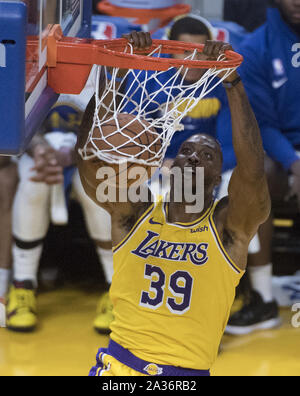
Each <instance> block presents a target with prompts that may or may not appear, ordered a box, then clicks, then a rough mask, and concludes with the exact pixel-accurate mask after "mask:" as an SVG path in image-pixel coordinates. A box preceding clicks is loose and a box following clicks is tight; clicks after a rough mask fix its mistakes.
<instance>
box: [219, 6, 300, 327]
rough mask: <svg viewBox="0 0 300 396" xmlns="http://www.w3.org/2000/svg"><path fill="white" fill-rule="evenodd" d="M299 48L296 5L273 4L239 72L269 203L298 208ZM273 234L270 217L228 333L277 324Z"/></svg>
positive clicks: (299, 13) (298, 9)
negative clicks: (245, 297) (288, 202)
mask: <svg viewBox="0 0 300 396" xmlns="http://www.w3.org/2000/svg"><path fill="white" fill-rule="evenodd" d="M241 3H242V2H241ZM299 43H300V1H299V0H274V2H273V6H272V7H270V8H269V10H268V19H267V23H266V24H265V25H264V26H262V27H261V28H259V29H258V30H256V31H255V32H254V33H253V34H251V35H250V36H249V37H248V38H247V39H246V41H245V42H244V44H243V46H242V48H241V50H240V52H241V53H242V55H243V56H244V57H245V61H244V63H243V65H242V67H241V69H240V72H241V76H242V78H243V82H244V85H245V87H246V90H247V93H248V95H249V98H250V101H251V103H252V106H253V109H254V112H255V114H256V117H257V120H258V122H259V125H260V129H261V134H262V138H263V143H264V147H265V151H266V153H267V155H268V156H269V158H268V159H267V160H266V173H267V175H268V179H269V187H270V192H271V196H272V200H273V203H274V202H276V201H278V200H281V201H283V200H284V198H286V197H287V196H288V195H295V196H296V197H297V198H298V202H299V208H300V111H299V109H300V44H299ZM289 176H291V177H289ZM272 232H273V219H272V216H271V217H270V219H269V220H268V222H267V223H266V224H264V225H263V226H262V227H261V229H260V232H259V234H260V241H261V250H260V252H259V253H258V254H256V255H253V256H250V257H249V263H248V264H249V265H248V273H249V275H250V280H251V283H252V287H253V291H252V293H251V296H250V301H247V302H246V303H245V306H244V307H243V308H242V310H241V311H239V312H237V313H236V314H235V315H234V316H233V317H232V318H231V319H230V321H229V325H228V327H227V333H230V334H246V333H250V332H252V331H255V330H259V329H268V328H273V327H276V326H278V325H279V324H280V318H279V313H278V306H277V304H276V302H275V301H273V300H274V298H273V293H272V250H271V246H272Z"/></svg>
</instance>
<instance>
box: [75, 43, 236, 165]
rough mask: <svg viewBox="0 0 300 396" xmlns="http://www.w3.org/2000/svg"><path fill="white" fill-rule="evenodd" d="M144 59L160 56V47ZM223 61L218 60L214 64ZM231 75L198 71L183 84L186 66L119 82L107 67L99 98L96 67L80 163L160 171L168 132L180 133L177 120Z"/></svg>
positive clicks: (131, 74) (136, 73)
mask: <svg viewBox="0 0 300 396" xmlns="http://www.w3.org/2000/svg"><path fill="white" fill-rule="evenodd" d="M128 49H129V50H130V51H131V52H132V53H133V48H132V46H131V45H130V44H128V47H127V49H126V50H125V52H126V51H127V52H128ZM198 55H199V52H198V51H197V50H195V51H193V53H192V54H189V55H188V56H187V57H186V58H185V59H186V60H197V59H198V58H197V56H198ZM148 56H150V57H151V56H152V57H164V55H163V54H162V53H161V47H160V46H158V47H157V48H156V49H155V50H154V51H153V52H152V53H151V54H149V55H148ZM224 59H226V58H225V56H224V55H222V56H221V57H220V58H219V59H218V60H219V61H221V60H224ZM193 70H194V69H193ZM199 70H201V69H199ZM234 70H235V68H230V69H228V68H226V69H217V68H216V67H214V68H211V69H208V70H203V73H202V76H201V77H200V78H199V79H198V80H197V81H196V82H192V83H189V82H187V80H188V78H187V76H188V73H189V72H190V69H188V68H187V67H186V66H182V67H180V68H170V69H169V70H168V71H145V70H132V69H130V70H128V71H126V73H125V71H124V72H123V73H121V74H122V78H120V77H119V75H120V70H119V69H118V68H113V69H112V73H111V74H110V73H108V72H107V70H106V69H105V89H104V90H101V95H100V91H99V88H98V87H99V81H100V74H101V67H100V66H98V71H97V79H96V108H95V114H94V122H93V126H92V128H91V130H90V132H89V137H88V140H87V142H86V144H85V146H84V147H83V148H82V149H81V150H80V154H81V156H82V158H83V159H84V160H89V159H92V158H95V157H97V158H99V159H100V160H102V161H105V162H107V163H110V164H120V163H124V162H131V163H136V164H141V165H148V166H157V167H160V166H161V165H162V162H163V160H164V157H165V154H166V151H167V149H168V146H169V145H170V143H171V140H172V137H173V135H174V133H175V132H176V131H182V130H183V129H184V126H183V125H182V123H181V122H182V120H183V118H185V117H186V116H187V115H188V114H189V112H191V111H192V110H193V108H194V107H195V106H196V105H197V104H198V103H199V101H201V100H202V99H203V98H204V97H205V96H206V95H208V94H209V93H210V92H211V91H213V90H214V89H215V88H216V87H217V86H218V85H219V84H221V83H222V81H224V79H226V78H227V77H228V76H229V75H230V74H231V73H232V72H233V71H234ZM222 73H225V74H224V75H223V76H222V77H220V74H222ZM218 76H219V77H220V78H219V77H218ZM217 77H218V78H217ZM117 87H118V89H117ZM124 114H127V115H128V116H124ZM132 148H134V150H133V149H132Z"/></svg>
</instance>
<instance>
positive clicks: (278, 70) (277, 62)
mask: <svg viewBox="0 0 300 396" xmlns="http://www.w3.org/2000/svg"><path fill="white" fill-rule="evenodd" d="M273 69H274V73H275V75H276V76H277V77H278V76H284V75H285V68H284V66H283V62H282V60H281V59H279V58H276V59H273Z"/></svg>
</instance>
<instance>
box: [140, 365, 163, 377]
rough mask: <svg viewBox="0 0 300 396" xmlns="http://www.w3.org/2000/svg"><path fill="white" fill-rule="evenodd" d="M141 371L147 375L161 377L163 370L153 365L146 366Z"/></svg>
mask: <svg viewBox="0 0 300 396" xmlns="http://www.w3.org/2000/svg"><path fill="white" fill-rule="evenodd" d="M143 370H144V371H146V373H147V374H149V375H162V373H163V369H162V368H161V367H158V365H157V364H155V363H150V364H148V365H147V366H146V367H145V368H144V369H143Z"/></svg>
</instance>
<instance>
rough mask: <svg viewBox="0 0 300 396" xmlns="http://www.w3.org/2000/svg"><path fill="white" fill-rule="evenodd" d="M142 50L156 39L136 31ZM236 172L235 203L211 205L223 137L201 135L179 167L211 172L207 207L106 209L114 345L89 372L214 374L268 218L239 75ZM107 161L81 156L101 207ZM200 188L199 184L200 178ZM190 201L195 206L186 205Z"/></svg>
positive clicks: (232, 85)
mask: <svg viewBox="0 0 300 396" xmlns="http://www.w3.org/2000/svg"><path fill="white" fill-rule="evenodd" d="M129 39H130V40H132V41H133V42H134V44H135V45H136V46H137V47H141V48H143V47H145V46H147V45H149V36H148V35H147V34H146V35H145V34H144V33H140V34H136V33H135V34H132V35H131V36H129ZM227 49H231V47H230V46H229V45H228V44H225V43H222V42H213V41H209V42H207V44H206V46H205V49H204V54H206V55H207V56H208V57H209V58H214V59H217V58H218V57H219V55H220V54H221V53H224V51H226V50H227ZM225 87H226V90H227V94H228V99H229V104H230V109H231V115H232V126H233V145H234V149H235V153H236V157H237V167H236V169H235V171H234V173H233V176H232V179H231V182H230V187H229V197H227V198H226V199H223V200H221V201H220V202H215V201H214V196H213V192H214V189H215V187H216V186H217V185H218V184H219V183H220V181H221V171H222V151H221V148H220V146H219V144H218V142H217V141H216V140H214V139H213V138H212V137H209V136H207V135H201V134H199V135H196V136H194V137H191V138H190V139H188V140H187V141H186V142H185V143H184V144H183V145H182V147H181V149H180V152H179V154H178V156H177V158H176V159H175V162H174V166H177V167H180V168H181V169H182V170H183V169H184V168H185V167H190V168H192V169H193V177H194V179H195V174H196V172H195V170H196V168H197V167H203V168H204V173H205V192H204V196H205V207H204V210H203V211H202V212H201V213H196V214H189V213H187V212H186V210H185V209H186V203H185V202H182V203H177V202H174V201H173V200H172V196H173V194H172V191H173V187H174V186H172V188H171V196H170V197H171V199H170V202H169V203H167V202H165V201H164V199H163V198H161V199H160V200H158V202H157V203H155V204H153V203H151V202H149V204H145V203H141V204H136V203H135V204H132V203H130V202H128V203H126V204H124V203H107V204H104V208H105V209H106V210H108V211H109V212H110V213H111V216H112V238H113V246H114V277H113V282H112V287H111V291H110V293H111V299H112V303H113V306H114V317H115V319H114V321H113V323H112V325H111V330H112V332H111V340H110V343H109V347H108V348H107V349H101V350H99V353H98V355H97V365H96V366H95V367H94V368H93V369H92V370H91V372H90V375H94V376H98V375H104V376H114V375H116V376H120V375H121V376H131V375H133V376H137V375H163V376H182V375H198V376H206V375H209V374H210V371H209V370H210V369H211V367H212V365H213V363H214V361H215V359H216V357H217V353H218V348H219V345H220V342H221V338H222V335H223V332H224V330H225V327H226V324H227V321H228V318H229V314H230V310H231V307H232V304H233V302H234V298H235V289H236V287H237V285H238V284H239V282H240V279H241V277H242V276H243V274H244V271H245V269H246V262H247V255H248V245H249V243H250V241H251V239H252V238H253V237H254V235H255V234H256V232H257V229H258V227H259V225H260V224H262V223H263V222H264V221H265V220H266V219H267V218H268V216H269V213H270V198H269V192H268V187H267V182H266V177H265V173H264V151H263V147H262V141H261V136H260V131H259V128H258V125H257V122H256V119H255V116H254V114H253V112H252V109H251V107H250V104H249V102H248V99H247V95H246V93H245V91H244V87H243V84H242V82H241V81H240V78H239V75H238V74H237V73H236V72H235V73H233V74H232V75H231V76H230V77H229V78H228V79H227V81H226V84H225ZM92 115H93V109H91V106H90V107H89V108H88V109H87V112H86V117H85V121H84V124H83V128H82V135H81V139H80V140H79V142H78V148H81V147H82V146H83V144H84V143H85V141H86V139H87V136H88V131H89V128H90V126H91V123H92V119H91V118H92ZM99 166H100V164H99V163H98V164H97V161H96V163H95V162H94V160H93V161H83V160H81V159H79V169H80V173H81V178H82V181H83V185H84V187H85V190H86V192H87V194H88V195H89V196H90V197H91V198H92V199H94V200H95V201H96V202H97V199H96V188H97V179H96V172H97V170H98V167H99ZM194 182H196V181H195V180H194ZM188 205H190V203H189V204H188Z"/></svg>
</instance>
